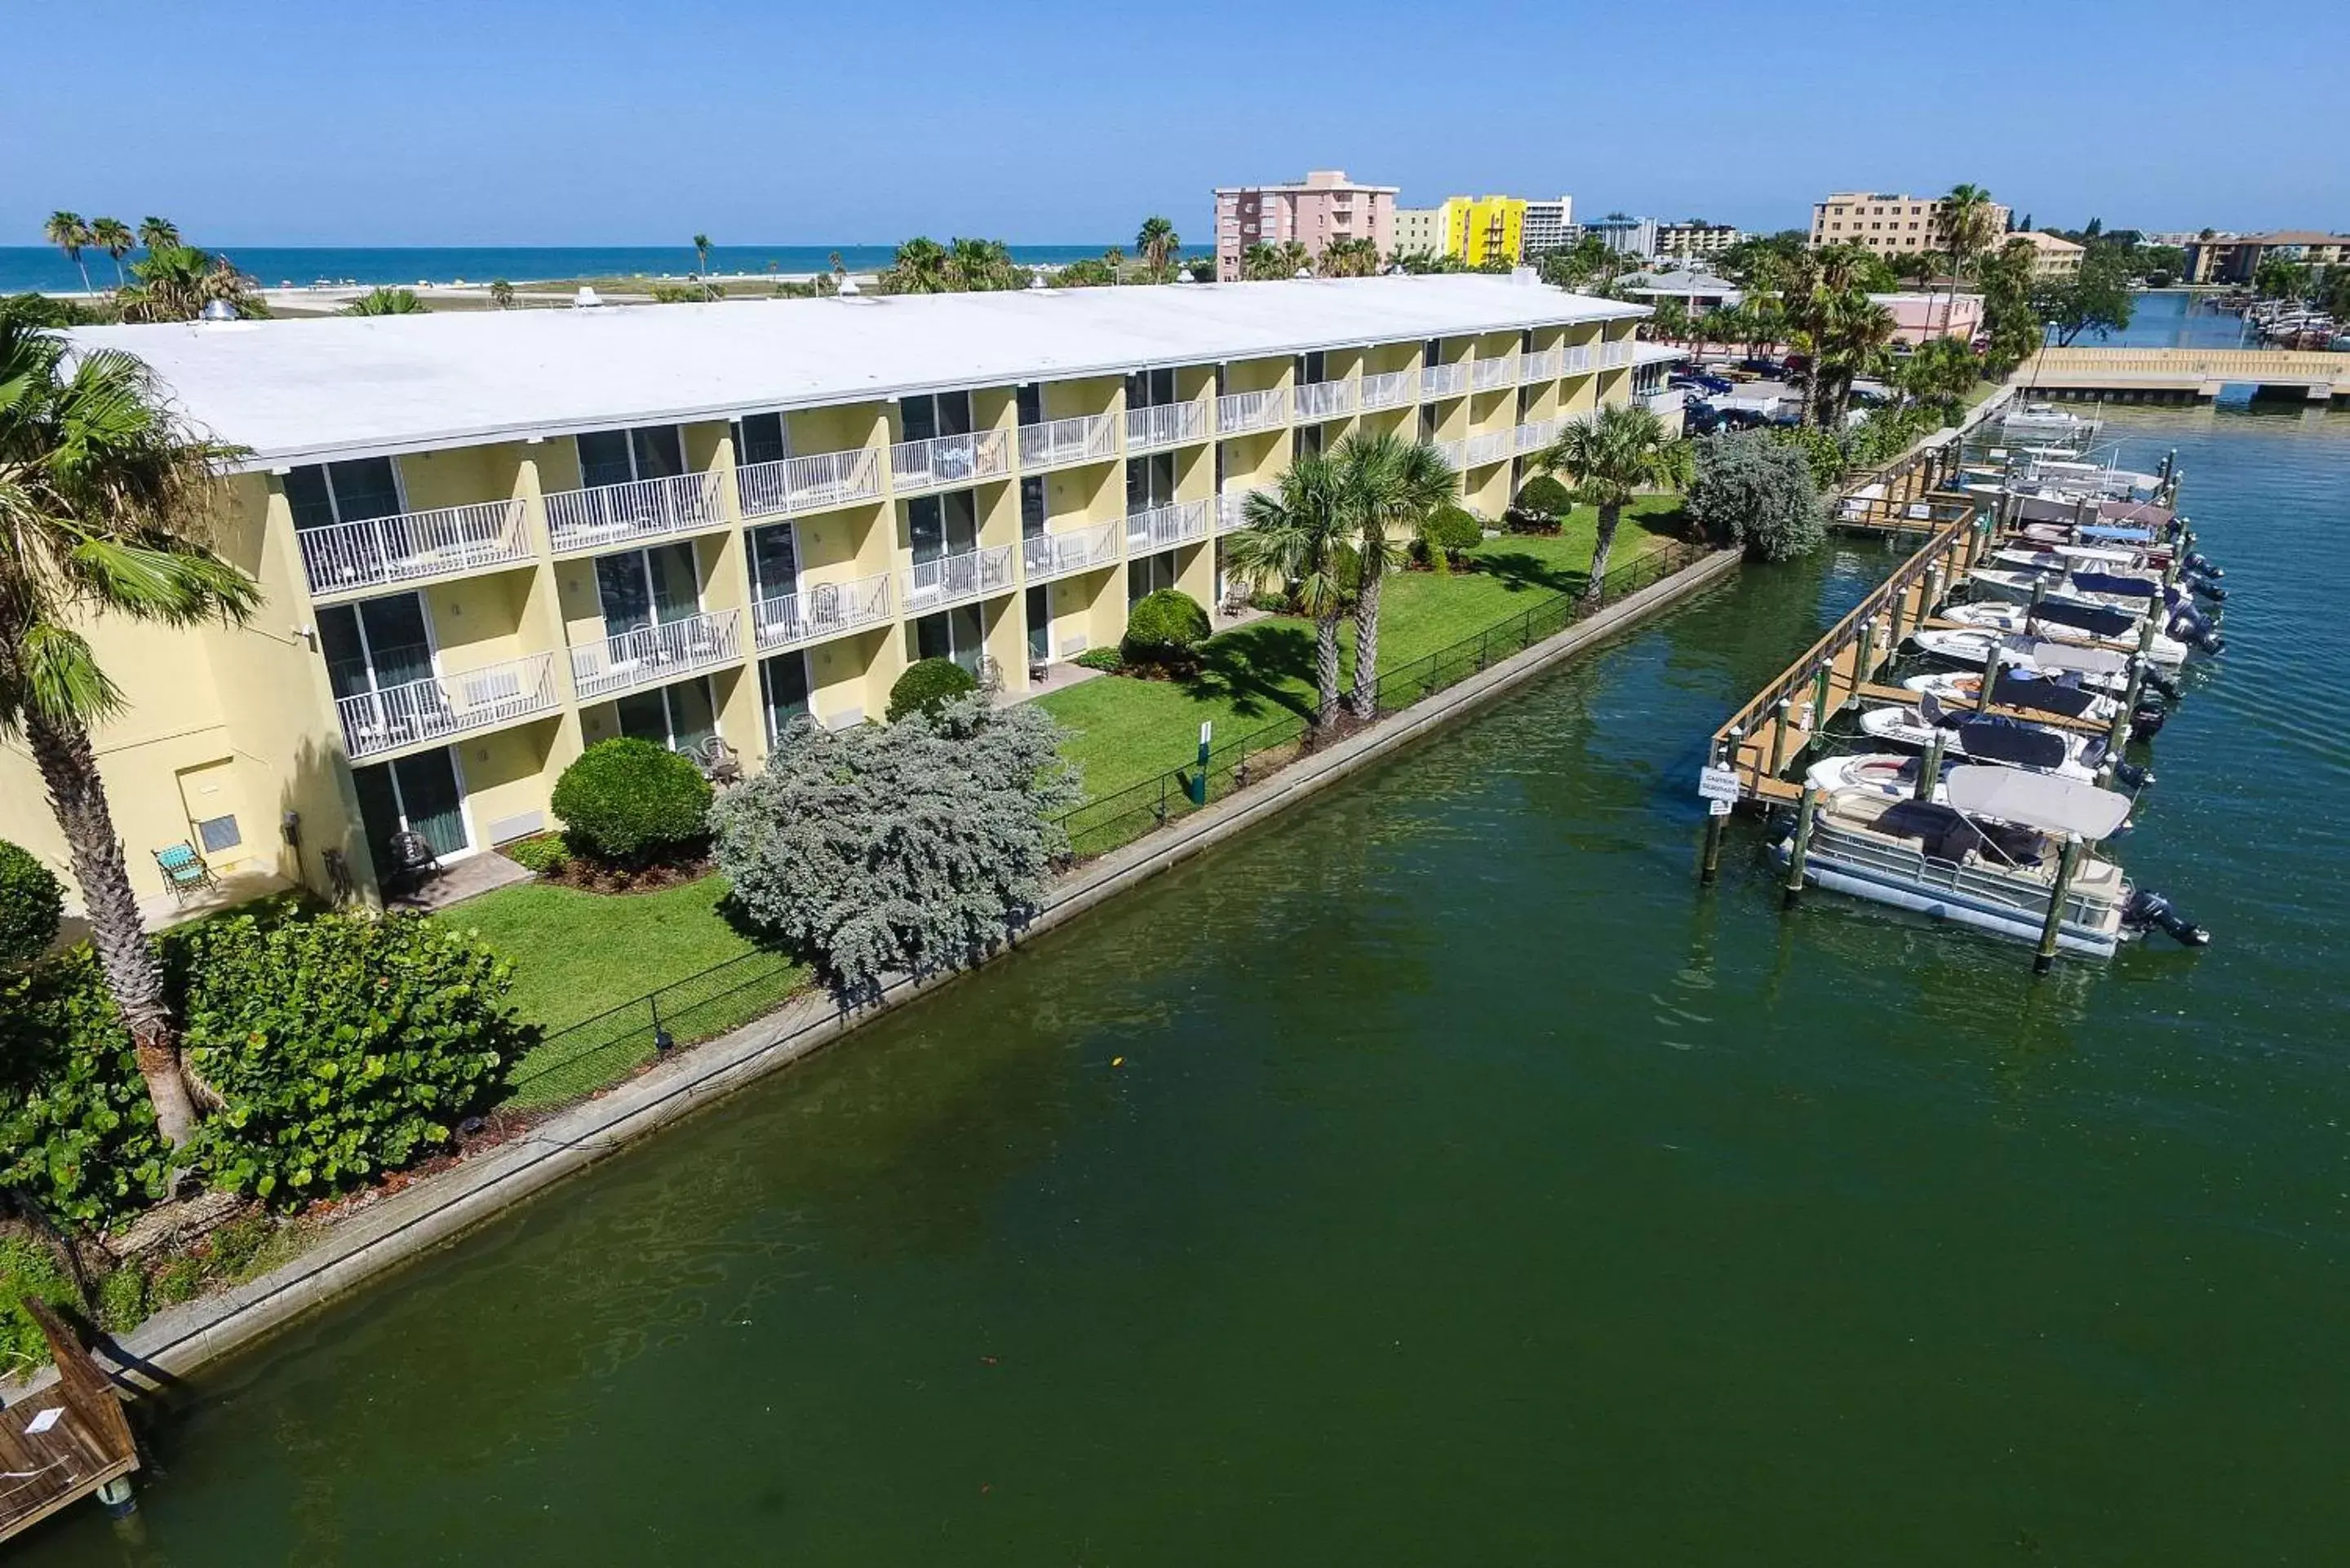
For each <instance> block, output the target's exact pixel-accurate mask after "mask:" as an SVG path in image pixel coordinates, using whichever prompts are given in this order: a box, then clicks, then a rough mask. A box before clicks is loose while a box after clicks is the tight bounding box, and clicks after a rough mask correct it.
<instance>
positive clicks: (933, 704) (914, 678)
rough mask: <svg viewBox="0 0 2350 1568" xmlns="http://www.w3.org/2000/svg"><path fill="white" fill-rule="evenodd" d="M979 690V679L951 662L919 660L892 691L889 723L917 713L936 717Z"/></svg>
mask: <svg viewBox="0 0 2350 1568" xmlns="http://www.w3.org/2000/svg"><path fill="white" fill-rule="evenodd" d="M978 690H979V680H978V678H977V677H976V676H974V675H972V672H971V671H970V670H965V669H964V668H963V667H962V665H960V664H957V663H956V662H955V661H954V660H953V659H916V660H915V661H914V662H913V663H911V664H909V665H908V666H906V673H905V674H903V675H900V676H899V677H898V683H897V684H896V685H894V686H892V687H890V688H889V722H891V723H892V724H894V723H896V722H898V721H899V720H900V719H902V718H904V717H905V716H906V715H907V714H909V713H911V712H915V711H920V712H921V713H923V714H925V715H928V716H935V715H936V714H937V713H938V711H939V710H940V709H941V708H943V707H945V706H946V705H947V704H948V703H949V702H951V701H954V700H955V699H956V698H958V697H962V696H967V695H969V694H970V693H972V692H973V691H978Z"/></svg>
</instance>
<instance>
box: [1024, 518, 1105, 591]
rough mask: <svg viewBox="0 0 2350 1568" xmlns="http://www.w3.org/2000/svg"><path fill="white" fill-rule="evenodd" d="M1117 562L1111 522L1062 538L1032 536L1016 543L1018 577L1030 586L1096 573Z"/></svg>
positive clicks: (1065, 535)
mask: <svg viewBox="0 0 2350 1568" xmlns="http://www.w3.org/2000/svg"><path fill="white" fill-rule="evenodd" d="M1117 564H1118V524H1117V522H1116V521H1115V520H1112V521H1110V522H1107V523H1097V524H1094V525H1093V526H1091V527H1089V528H1073V529H1071V530H1070V531H1069V532H1067V533H1066V534H1035V535H1030V536H1029V537H1027V538H1025V539H1023V540H1021V541H1020V575H1021V576H1024V577H1025V578H1026V579H1027V580H1028V581H1029V583H1030V584H1031V585H1034V584H1036V583H1049V582H1051V581H1052V580H1053V579H1054V578H1055V577H1068V576H1076V574H1077V573H1079V572H1092V571H1098V570H1100V569H1101V568H1102V567H1104V566H1116V565H1117Z"/></svg>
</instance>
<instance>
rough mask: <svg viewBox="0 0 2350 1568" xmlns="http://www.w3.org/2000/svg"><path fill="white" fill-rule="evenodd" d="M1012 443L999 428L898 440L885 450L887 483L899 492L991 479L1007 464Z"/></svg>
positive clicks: (1009, 460) (1003, 469) (1008, 464)
mask: <svg viewBox="0 0 2350 1568" xmlns="http://www.w3.org/2000/svg"><path fill="white" fill-rule="evenodd" d="M1011 461H1012V446H1011V443H1010V442H1009V441H1005V440H1004V439H1003V431H972V432H971V433H970V434H968V435H943V436H932V437H931V439H930V440H928V441H899V443H898V444H897V445H895V446H893V447H891V448H890V449H889V483H890V484H891V485H892V486H894V487H895V488H896V489H897V490H898V492H899V493H900V494H903V493H906V492H907V491H910V490H936V489H940V488H942V487H944V486H947V485H952V484H969V483H971V482H972V481H973V480H975V479H993V478H994V477H996V476H997V475H999V474H1002V473H1003V472H1007V471H1008V470H1009V469H1010V467H1011Z"/></svg>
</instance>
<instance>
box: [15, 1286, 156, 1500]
mask: <svg viewBox="0 0 2350 1568" xmlns="http://www.w3.org/2000/svg"><path fill="white" fill-rule="evenodd" d="M25 1310H26V1312H28V1313H30V1314H32V1316H33V1321H34V1322H36V1323H37V1324H40V1327H41V1334H42V1336H43V1337H44V1338H46V1339H47V1341H48V1342H49V1355H50V1356H51V1357H52V1358H53V1359H54V1360H55V1362H56V1363H57V1381H56V1382H55V1383H52V1384H50V1385H48V1386H47V1387H45V1388H42V1389H41V1390H39V1391H38V1392H37V1393H35V1394H33V1395H31V1396H29V1397H26V1398H24V1399H22V1400H20V1401H18V1402H17V1403H16V1404H14V1405H11V1406H9V1407H7V1408H6V1409H5V1410H0V1541H5V1540H7V1539H8V1538H9V1537H11V1536H13V1535H16V1534H18V1533H20V1532H24V1531H26V1530H28V1529H30V1528H31V1527H32V1526H34V1525H36V1524H37V1523H39V1522H40V1521H42V1520H44V1519H47V1518H48V1517H49V1515H51V1514H53V1513H55V1512H57V1511H58V1510H59V1509H62V1508H67V1507H69V1506H71V1505H72V1504H74V1503H76V1502H78V1501H81V1500H82V1499H83V1498H86V1497H89V1496H92V1495H94V1494H96V1493H97V1492H99V1490H101V1489H108V1488H109V1487H110V1486H111V1485H112V1484H113V1483H115V1482H117V1481H120V1480H121V1478H123V1477H125V1476H127V1475H129V1474H130V1472H131V1471H133V1470H135V1469H138V1468H139V1445H138V1443H137V1442H136V1441H135V1440H134V1439H133V1438H132V1437H131V1434H130V1417H128V1416H127V1415H125V1414H124V1413H123V1409H122V1401H121V1399H120V1397H118V1396H117V1395H116V1394H115V1392H114V1385H113V1384H112V1383H111V1382H110V1381H109V1380H108V1378H107V1376H106V1374H105V1373H103V1372H101V1371H99V1368H98V1365H97V1363H95V1362H93V1361H92V1360H90V1358H89V1353H88V1351H86V1350H84V1349H83V1348H82V1345H81V1341H80V1340H78V1339H77V1338H76V1337H75V1336H74V1334H73V1331H72V1330H71V1329H69V1328H68V1327H67V1326H66V1325H65V1324H63V1323H62V1322H60V1321H59V1320H58V1318H57V1314H56V1313H55V1312H53V1311H51V1310H50V1308H49V1306H48V1303H46V1302H42V1301H38V1300H32V1299H27V1300H26V1303H25Z"/></svg>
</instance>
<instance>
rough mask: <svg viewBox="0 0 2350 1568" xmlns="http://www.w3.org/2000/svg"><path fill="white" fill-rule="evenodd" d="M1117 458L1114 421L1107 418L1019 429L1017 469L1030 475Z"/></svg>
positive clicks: (1088, 417) (1081, 418) (1085, 416)
mask: <svg viewBox="0 0 2350 1568" xmlns="http://www.w3.org/2000/svg"><path fill="white" fill-rule="evenodd" d="M1117 455H1118V421H1116V420H1114V419H1112V418H1110V416H1109V415H1107V414H1079V415H1077V416H1076V418H1075V419H1066V420H1054V421H1051V422H1049V423H1047V424H1041V425H1023V426H1021V427H1020V466H1021V467H1022V468H1023V469H1025V470H1028V471H1029V472H1035V471H1036V470H1038V469H1045V468H1059V467H1061V466H1063V465H1064V464H1066V463H1072V462H1107V460H1108V459H1110V458H1113V457H1116V456H1117Z"/></svg>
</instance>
